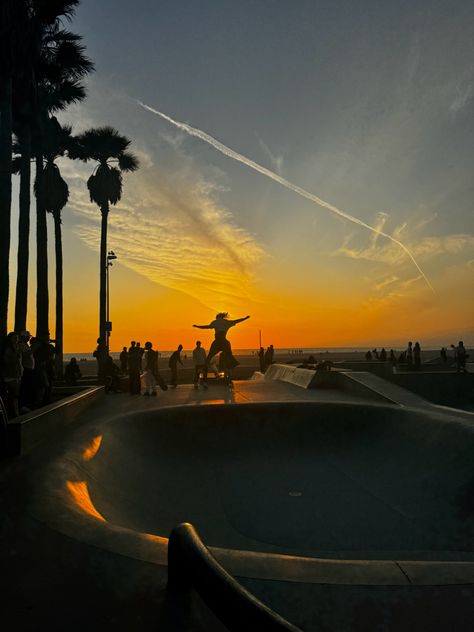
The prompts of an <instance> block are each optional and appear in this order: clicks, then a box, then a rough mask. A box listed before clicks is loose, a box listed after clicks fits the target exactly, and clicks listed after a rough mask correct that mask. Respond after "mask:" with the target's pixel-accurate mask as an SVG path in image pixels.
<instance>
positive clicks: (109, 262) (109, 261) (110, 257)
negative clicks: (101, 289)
mask: <svg viewBox="0 0 474 632" xmlns="http://www.w3.org/2000/svg"><path fill="white" fill-rule="evenodd" d="M114 259H117V255H116V254H115V252H114V251H113V250H109V252H108V253H107V264H106V272H107V306H106V312H107V315H106V319H107V323H106V328H105V330H106V335H107V338H106V346H107V355H109V338H110V329H111V322H110V282H109V268H110V267H111V266H112V265H113V264H112V261H113V260H114Z"/></svg>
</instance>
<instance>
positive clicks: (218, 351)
mask: <svg viewBox="0 0 474 632" xmlns="http://www.w3.org/2000/svg"><path fill="white" fill-rule="evenodd" d="M227 316H228V314H227V313H226V312H220V313H219V314H216V318H215V320H213V321H212V322H211V323H209V324H208V325H193V327H196V328H198V329H214V334H215V335H214V340H213V342H212V344H211V347H210V349H209V353H207V354H206V350H205V349H204V347H203V346H202V343H201V341H200V340H197V341H196V347H195V349H194V350H193V355H192V358H193V366H194V376H193V385H194V388H195V389H197V388H199V386H202V387H203V388H207V376H208V372H209V369H211V370H212V371H213V372H214V374H215V375H216V377H217V376H219V375H220V374H221V373H222V374H223V379H224V381H225V383H226V384H228V385H229V386H232V384H233V383H232V371H233V369H234V368H235V367H236V366H238V364H239V362H238V361H237V360H236V358H235V357H234V355H233V353H232V347H231V344H230V342H229V340H228V339H227V332H228V330H229V329H230V328H231V327H234V326H235V325H237V324H238V323H241V322H243V321H244V320H247V319H248V318H250V316H245V317H244V318H238V319H236V320H230V319H228V318H227ZM182 351H183V345H182V344H180V345H178V347H177V349H176V350H175V351H173V353H172V354H171V355H170V357H169V359H168V367H169V369H170V379H169V384H166V382H165V380H164V379H163V377H162V375H161V373H160V371H159V368H158V358H159V352H158V351H156V350H155V349H153V343H152V342H146V343H145V345H144V347H142V346H141V343H140V342H136V341H135V340H132V341H131V343H130V347H128V348H127V347H123V349H122V351H121V353H120V356H119V362H120V367H119V366H117V365H116V364H115V363H114V361H113V359H112V358H111V356H109V355H108V354H107V356H106V359H105V362H104V356H103V346H102V345H101V343H100V341H98V345H97V349H96V350H95V352H94V356H95V358H96V359H97V361H98V363H99V374H100V371H101V369H100V365H101V363H104V365H105V367H104V369H103V377H104V379H105V388H106V390H107V391H112V392H114V391H115V392H118V391H120V390H121V380H120V377H121V376H128V390H129V392H130V394H131V395H139V394H140V393H141V392H142V390H143V395H144V396H151V397H154V396H156V394H157V387H158V386H159V387H160V388H161V389H162V390H167V389H168V387H170V388H176V386H177V384H178V365H181V366H183V361H182V359H181V353H182ZM267 352H268V355H267V354H265V355H266V359H267V360H266V361H267V362H268V363H269V364H271V362H272V361H273V346H272V345H271V349H270V347H269V349H268V350H267ZM216 355H219V361H218V367H217V365H216V364H215V363H213V358H214V357H215V356H216Z"/></svg>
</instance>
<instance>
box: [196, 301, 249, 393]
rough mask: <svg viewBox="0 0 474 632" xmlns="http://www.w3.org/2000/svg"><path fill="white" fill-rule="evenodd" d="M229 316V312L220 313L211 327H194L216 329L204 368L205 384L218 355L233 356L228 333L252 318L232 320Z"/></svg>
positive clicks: (210, 324)
mask: <svg viewBox="0 0 474 632" xmlns="http://www.w3.org/2000/svg"><path fill="white" fill-rule="evenodd" d="M227 316H228V313H227V312H219V313H218V314H216V318H215V320H213V321H212V322H210V323H209V325H193V327H197V328H198V329H214V340H213V341H212V344H211V348H210V349H209V353H208V354H207V358H206V364H205V366H204V375H203V382H207V371H208V368H209V364H210V363H211V360H212V358H213V357H214V356H215V355H216V354H217V353H219V352H220V351H225V352H226V353H227V354H230V355H232V347H231V345H230V342H229V341H228V340H227V332H228V331H229V329H230V328H231V327H234V326H235V325H237V324H238V323H242V322H243V321H244V320H247V319H249V318H250V316H244V317H243V318H236V319H235V320H230V319H228V318H227Z"/></svg>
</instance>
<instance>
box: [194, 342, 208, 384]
mask: <svg viewBox="0 0 474 632" xmlns="http://www.w3.org/2000/svg"><path fill="white" fill-rule="evenodd" d="M193 364H194V377H193V384H194V388H197V387H198V384H199V383H201V384H202V386H204V388H207V384H205V383H204V382H202V380H201V379H200V376H201V373H202V374H204V369H205V367H206V350H205V349H204V347H201V341H200V340H196V348H195V349H194V350H193Z"/></svg>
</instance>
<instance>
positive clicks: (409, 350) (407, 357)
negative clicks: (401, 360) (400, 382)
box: [405, 341, 413, 369]
mask: <svg viewBox="0 0 474 632" xmlns="http://www.w3.org/2000/svg"><path fill="white" fill-rule="evenodd" d="M405 360H406V363H407V364H408V368H409V369H411V368H412V367H413V343H412V342H411V341H410V342H409V343H408V347H407V350H406V355H405Z"/></svg>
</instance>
